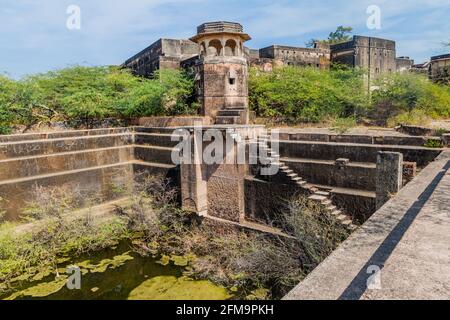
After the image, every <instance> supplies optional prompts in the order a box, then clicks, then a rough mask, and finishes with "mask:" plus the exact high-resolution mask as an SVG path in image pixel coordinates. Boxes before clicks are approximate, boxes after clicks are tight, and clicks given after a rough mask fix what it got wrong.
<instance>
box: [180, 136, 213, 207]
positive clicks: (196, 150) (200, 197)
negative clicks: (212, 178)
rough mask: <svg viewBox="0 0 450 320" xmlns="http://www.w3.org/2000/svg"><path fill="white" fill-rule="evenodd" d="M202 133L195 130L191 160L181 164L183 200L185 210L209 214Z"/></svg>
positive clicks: (191, 143) (192, 138) (191, 138)
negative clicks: (203, 171) (203, 164)
mask: <svg viewBox="0 0 450 320" xmlns="http://www.w3.org/2000/svg"><path fill="white" fill-rule="evenodd" d="M201 135H202V131H201V130H194V135H192V136H191V137H190V142H189V143H190V145H191V155H190V161H189V163H184V162H183V163H182V164H181V165H180V171H181V201H182V208H183V210H186V211H192V212H196V213H198V214H200V215H207V212H208V194H207V182H206V180H205V179H204V178H203V174H202V164H201V160H202V159H201V158H202V154H201V146H202V138H201ZM199 139H200V140H199Z"/></svg>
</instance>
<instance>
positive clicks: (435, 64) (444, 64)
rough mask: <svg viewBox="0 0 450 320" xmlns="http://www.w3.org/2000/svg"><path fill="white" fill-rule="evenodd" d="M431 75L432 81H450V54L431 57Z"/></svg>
mask: <svg viewBox="0 0 450 320" xmlns="http://www.w3.org/2000/svg"><path fill="white" fill-rule="evenodd" d="M429 76H430V79H431V80H432V81H435V82H442V83H450V54H444V55H440V56H434V57H431V60H430V67H429Z"/></svg>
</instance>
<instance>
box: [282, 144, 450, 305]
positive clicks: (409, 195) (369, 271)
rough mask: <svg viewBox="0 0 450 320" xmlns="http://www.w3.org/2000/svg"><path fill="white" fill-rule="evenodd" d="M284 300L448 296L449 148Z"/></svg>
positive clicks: (449, 256)
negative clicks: (368, 284)
mask: <svg viewBox="0 0 450 320" xmlns="http://www.w3.org/2000/svg"><path fill="white" fill-rule="evenodd" d="M377 272H378V273H377ZM368 281H369V283H370V284H371V285H370V288H368V286H367V283H368ZM284 299H287V300H310V299H321V300H322V299H332V300H336V299H343V300H346V299H350V300H356V299H369V300H371V299H377V300H380V299H381V300H386V299H450V150H447V151H444V152H443V153H442V154H441V155H440V156H439V157H438V158H437V159H436V161H434V162H432V163H431V164H430V165H429V166H428V167H426V168H425V169H424V170H423V171H422V172H421V173H420V175H419V176H417V177H416V179H415V180H414V181H412V182H411V183H410V184H408V185H407V186H406V187H405V188H403V189H402V190H401V192H400V193H399V194H398V195H397V196H396V197H395V198H394V199H392V200H391V201H389V202H388V203H387V204H386V205H385V206H384V207H382V208H381V209H380V210H379V211H377V212H376V213H375V214H374V215H373V216H372V218H371V219H369V220H368V221H367V222H366V223H365V224H364V226H363V227H361V228H360V229H359V230H357V231H356V232H354V233H353V234H352V235H351V236H350V238H349V239H348V240H347V241H346V242H344V243H343V244H342V245H341V246H340V247H339V248H338V249H337V250H336V251H335V252H334V253H333V254H332V255H330V256H329V257H328V258H327V259H326V260H325V261H324V262H323V263H322V264H321V265H319V266H318V267H317V268H316V269H315V270H314V271H313V272H312V273H311V274H310V275H309V276H308V277H307V278H306V279H305V280H304V281H302V282H301V283H300V284H299V285H298V286H297V287H296V288H295V289H293V290H292V291H291V292H290V293H289V294H288V295H287V296H286V297H285V298H284Z"/></svg>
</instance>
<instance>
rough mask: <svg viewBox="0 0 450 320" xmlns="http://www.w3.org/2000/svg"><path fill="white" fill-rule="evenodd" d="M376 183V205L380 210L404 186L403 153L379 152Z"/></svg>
mask: <svg viewBox="0 0 450 320" xmlns="http://www.w3.org/2000/svg"><path fill="white" fill-rule="evenodd" d="M376 183H377V185H376V206H377V210H378V209H380V208H381V207H382V206H383V205H384V204H385V203H386V202H387V201H389V199H390V198H392V197H393V196H394V195H395V194H396V193H398V192H399V191H400V189H401V188H402V185H403V154H401V153H398V152H378V157H377V173H376Z"/></svg>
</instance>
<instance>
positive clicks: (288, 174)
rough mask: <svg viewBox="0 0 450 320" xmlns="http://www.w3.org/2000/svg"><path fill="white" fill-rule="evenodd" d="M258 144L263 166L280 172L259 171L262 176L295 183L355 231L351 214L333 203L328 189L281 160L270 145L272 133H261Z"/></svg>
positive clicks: (339, 221) (329, 212)
mask: <svg viewBox="0 0 450 320" xmlns="http://www.w3.org/2000/svg"><path fill="white" fill-rule="evenodd" d="M257 144H258V147H259V148H258V152H259V154H258V160H259V161H260V163H261V164H262V166H263V167H269V166H274V167H278V173H277V174H276V175H273V176H272V175H270V176H267V175H266V176H264V174H261V172H260V173H259V174H260V175H261V176H262V178H264V179H265V180H268V181H273V182H284V183H288V184H290V185H295V186H297V187H298V188H301V189H303V190H304V191H306V193H307V194H308V199H309V200H311V201H313V202H315V203H317V204H318V205H319V206H320V207H321V209H323V210H324V211H326V212H327V213H328V214H330V216H331V217H333V218H334V219H335V220H336V221H337V222H338V223H340V224H342V225H343V226H345V227H346V228H347V229H349V230H351V231H353V230H355V229H356V228H357V226H356V225H355V224H354V223H353V220H352V218H351V216H349V215H347V214H345V213H343V212H342V211H341V210H339V209H338V208H337V206H336V205H334V204H333V201H332V198H331V194H330V193H329V192H327V191H324V190H320V189H319V188H317V187H315V186H312V185H311V184H309V183H308V182H307V181H306V180H304V179H303V178H302V177H300V176H299V175H298V174H297V173H295V172H294V171H293V170H291V169H290V167H289V166H288V165H286V163H285V162H283V161H281V160H280V155H279V154H278V153H277V152H275V151H274V150H272V148H271V147H270V145H271V142H270V135H269V134H266V135H260V136H259V137H258V140H257Z"/></svg>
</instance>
